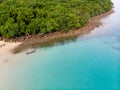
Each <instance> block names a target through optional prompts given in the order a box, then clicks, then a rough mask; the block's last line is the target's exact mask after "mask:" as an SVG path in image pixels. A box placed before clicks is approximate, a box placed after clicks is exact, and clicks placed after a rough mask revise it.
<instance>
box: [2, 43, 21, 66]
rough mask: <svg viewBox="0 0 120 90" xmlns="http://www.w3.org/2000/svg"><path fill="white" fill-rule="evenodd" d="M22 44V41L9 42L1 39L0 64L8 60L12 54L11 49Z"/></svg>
mask: <svg viewBox="0 0 120 90" xmlns="http://www.w3.org/2000/svg"><path fill="white" fill-rule="evenodd" d="M20 44H21V43H20V42H16V43H14V42H13V43H9V42H5V41H0V65H2V64H3V63H6V62H7V61H8V57H9V56H10V53H11V50H13V49H14V48H15V47H17V46H18V45H20Z"/></svg>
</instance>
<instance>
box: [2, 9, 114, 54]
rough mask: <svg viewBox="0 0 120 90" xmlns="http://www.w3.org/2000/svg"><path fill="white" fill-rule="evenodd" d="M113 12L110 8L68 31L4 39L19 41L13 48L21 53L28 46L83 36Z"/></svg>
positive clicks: (35, 46) (15, 51)
mask: <svg viewBox="0 0 120 90" xmlns="http://www.w3.org/2000/svg"><path fill="white" fill-rule="evenodd" d="M113 12H114V11H113V10H109V11H108V12H105V13H103V14H100V15H98V16H95V17H93V18H91V19H90V20H89V21H88V23H87V24H85V25H84V26H83V27H82V28H79V29H72V30H69V31H68V32H62V31H57V32H53V33H49V34H45V35H44V36H40V35H38V34H36V35H29V36H22V37H17V38H14V39H10V40H8V39H3V40H4V41H7V42H14V43H16V42H19V44H18V45H17V46H16V47H14V48H13V49H11V51H12V53H19V52H21V51H23V50H25V49H28V48H37V47H42V46H49V45H53V44H54V43H57V42H61V41H65V40H70V39H74V38H76V37H77V36H82V35H84V34H88V33H90V32H91V31H92V30H94V29H95V28H96V27H99V26H100V25H102V23H101V21H100V19H102V18H104V17H105V16H108V15H110V14H112V13H113ZM1 40H2V39H1Z"/></svg>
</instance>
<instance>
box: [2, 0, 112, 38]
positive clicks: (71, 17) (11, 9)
mask: <svg viewBox="0 0 120 90" xmlns="http://www.w3.org/2000/svg"><path fill="white" fill-rule="evenodd" d="M111 8H112V3H111V1H110V0H0V36H2V37H5V38H14V37H19V36H22V35H30V34H40V35H41V34H42V35H43V34H46V33H51V32H55V31H60V30H62V31H68V30H70V29H71V28H80V27H82V26H83V25H84V24H86V23H87V22H88V20H89V18H91V17H94V16H96V15H99V14H101V13H104V12H106V11H108V10H110V9H111Z"/></svg>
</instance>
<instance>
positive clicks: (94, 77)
mask: <svg viewBox="0 0 120 90" xmlns="http://www.w3.org/2000/svg"><path fill="white" fill-rule="evenodd" d="M112 1H113V3H114V10H115V12H114V13H113V14H111V15H109V16H107V17H104V18H103V19H101V21H102V23H103V25H101V26H100V27H98V28H96V29H94V30H93V31H92V32H91V33H89V34H86V35H84V36H82V37H78V38H77V39H75V40H70V41H66V42H62V43H57V44H55V45H54V46H50V47H44V48H38V49H37V51H36V52H35V53H33V54H29V55H26V52H27V51H23V52H22V53H20V54H15V55H8V57H6V58H7V59H8V60H7V61H5V62H4V64H1V65H0V90H120V0H112Z"/></svg>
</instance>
